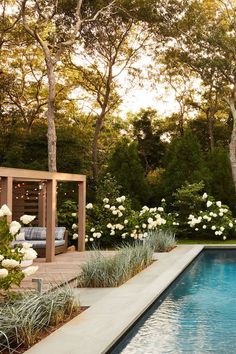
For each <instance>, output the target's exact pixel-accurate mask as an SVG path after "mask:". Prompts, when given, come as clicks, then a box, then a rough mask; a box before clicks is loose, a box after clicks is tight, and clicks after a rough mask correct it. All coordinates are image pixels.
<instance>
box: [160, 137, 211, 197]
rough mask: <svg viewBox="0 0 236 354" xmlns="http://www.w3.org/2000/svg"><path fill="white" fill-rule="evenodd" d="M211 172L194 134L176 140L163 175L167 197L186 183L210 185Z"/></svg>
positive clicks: (170, 148)
mask: <svg viewBox="0 0 236 354" xmlns="http://www.w3.org/2000/svg"><path fill="white" fill-rule="evenodd" d="M208 176H209V171H208V169H207V167H206V163H205V161H204V157H203V153H202V151H201V148H200V145H199V143H198V141H197V139H196V137H195V135H194V134H193V133H191V132H190V131H187V132H185V134H184V136H183V137H180V138H176V139H175V140H174V141H173V142H172V143H171V144H170V147H169V151H168V153H167V156H166V170H165V173H164V174H163V182H162V183H163V189H164V194H165V195H171V194H172V193H173V192H174V191H175V190H176V189H177V188H180V187H181V186H182V185H183V183H184V182H189V183H197V182H201V181H204V182H205V183H208V178H209V177H208Z"/></svg>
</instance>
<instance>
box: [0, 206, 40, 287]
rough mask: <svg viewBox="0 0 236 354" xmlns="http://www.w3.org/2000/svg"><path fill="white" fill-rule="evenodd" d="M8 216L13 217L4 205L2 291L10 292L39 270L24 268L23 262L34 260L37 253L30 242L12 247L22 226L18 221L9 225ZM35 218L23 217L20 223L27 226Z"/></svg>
mask: <svg viewBox="0 0 236 354" xmlns="http://www.w3.org/2000/svg"><path fill="white" fill-rule="evenodd" d="M8 216H11V211H10V209H9V208H8V206H7V205H3V206H2V207H1V208H0V290H1V289H2V290H8V289H10V288H11V287H12V285H17V286H19V285H20V283H21V281H22V280H23V279H24V277H25V276H29V275H31V274H33V273H34V272H36V271H37V269H38V267H36V266H30V267H27V268H25V269H23V268H22V266H23V263H24V262H23V261H30V260H34V259H35V258H36V257H37V253H36V252H35V251H34V250H33V249H32V247H31V244H29V243H28V242H24V243H23V244H22V245H17V246H15V247H14V248H12V247H11V243H12V241H14V240H16V238H17V236H18V235H19V234H20V229H21V224H20V223H19V222H18V221H12V222H11V223H9V222H8V221H7V217H8ZM34 218H35V217H34V216H31V215H23V216H22V217H21V218H20V221H21V222H22V223H23V224H25V225H27V224H29V223H30V222H31V221H33V220H34Z"/></svg>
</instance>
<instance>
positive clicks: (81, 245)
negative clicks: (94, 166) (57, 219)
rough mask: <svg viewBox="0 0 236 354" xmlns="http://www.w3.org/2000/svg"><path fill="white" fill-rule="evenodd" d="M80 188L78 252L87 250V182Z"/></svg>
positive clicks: (79, 185)
mask: <svg viewBox="0 0 236 354" xmlns="http://www.w3.org/2000/svg"><path fill="white" fill-rule="evenodd" d="M78 187H79V191H78V194H79V203H78V207H79V208H78V209H79V210H78V234H79V237H78V251H80V252H83V251H84V250H85V222H86V220H85V218H86V215H85V204H86V182H85V181H84V182H80V183H79V184H78Z"/></svg>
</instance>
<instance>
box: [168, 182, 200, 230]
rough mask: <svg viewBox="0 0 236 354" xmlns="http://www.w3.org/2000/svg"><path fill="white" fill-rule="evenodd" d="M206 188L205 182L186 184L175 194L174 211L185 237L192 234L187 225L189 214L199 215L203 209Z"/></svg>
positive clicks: (179, 228)
mask: <svg viewBox="0 0 236 354" xmlns="http://www.w3.org/2000/svg"><path fill="white" fill-rule="evenodd" d="M204 187H205V186H204V183H203V182H199V183H193V184H189V183H185V184H184V185H183V186H182V187H181V188H178V189H177V190H176V192H175V193H173V197H174V202H173V209H174V211H175V213H176V216H177V219H178V221H179V224H180V225H179V227H178V231H179V232H180V233H181V234H182V235H184V236H187V235H188V233H189V232H191V231H190V230H189V225H188V224H187V222H188V216H189V214H192V213H199V212H200V210H202V208H203V205H204V201H203V199H202V194H203V190H204Z"/></svg>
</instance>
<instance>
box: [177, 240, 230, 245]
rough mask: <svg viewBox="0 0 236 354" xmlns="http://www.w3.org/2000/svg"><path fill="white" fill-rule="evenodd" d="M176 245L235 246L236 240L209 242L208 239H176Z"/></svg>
mask: <svg viewBox="0 0 236 354" xmlns="http://www.w3.org/2000/svg"><path fill="white" fill-rule="evenodd" d="M177 244H178V245H194V244H207V245H210V244H211V245H234V244H235V245H236V239H230V240H225V241H223V240H209V239H178V240H177Z"/></svg>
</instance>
